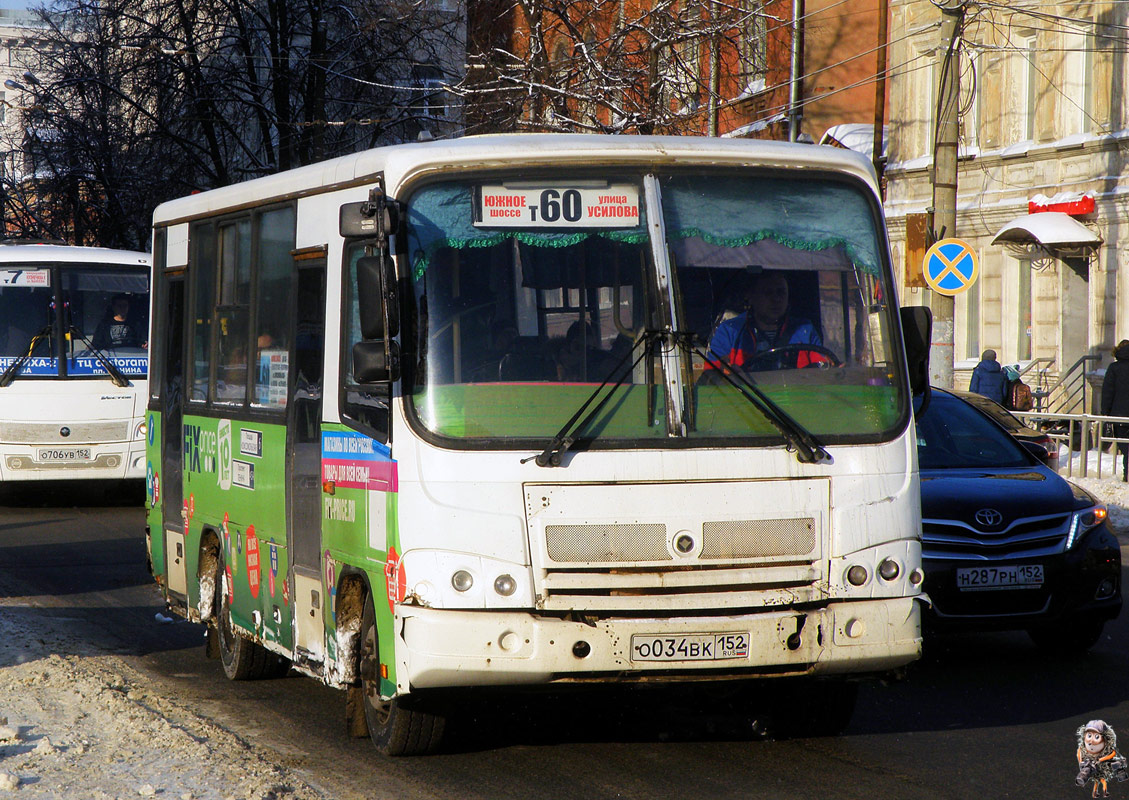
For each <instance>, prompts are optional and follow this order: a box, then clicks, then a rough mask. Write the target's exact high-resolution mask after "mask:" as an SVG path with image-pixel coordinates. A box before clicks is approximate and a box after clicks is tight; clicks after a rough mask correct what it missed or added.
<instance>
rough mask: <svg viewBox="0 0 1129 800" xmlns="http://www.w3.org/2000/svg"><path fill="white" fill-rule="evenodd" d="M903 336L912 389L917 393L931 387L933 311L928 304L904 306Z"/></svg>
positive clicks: (902, 311) (901, 309) (901, 311)
mask: <svg viewBox="0 0 1129 800" xmlns="http://www.w3.org/2000/svg"><path fill="white" fill-rule="evenodd" d="M899 312H900V313H901V318H902V338H903V340H904V341H905V345H906V365H907V366H908V367H909V385H910V390H911V391H912V392H913V393H914V394H915V395H916V394H921V393H922V392H924V391H925V390H926V389H928V388H929V347H930V345H931V343H932V339H933V312H932V311H930V310H929V308H928V307H927V306H902V307H901V308H900V309H899Z"/></svg>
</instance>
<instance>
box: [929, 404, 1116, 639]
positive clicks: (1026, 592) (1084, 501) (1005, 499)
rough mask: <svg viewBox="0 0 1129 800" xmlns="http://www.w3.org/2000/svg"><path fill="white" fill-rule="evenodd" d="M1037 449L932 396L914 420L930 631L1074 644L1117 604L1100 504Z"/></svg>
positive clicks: (1111, 545) (966, 408)
mask: <svg viewBox="0 0 1129 800" xmlns="http://www.w3.org/2000/svg"><path fill="white" fill-rule="evenodd" d="M919 399H920V398H919ZM1038 449H1039V446H1038V445H1036V444H1030V443H1029V444H1022V443H1020V442H1018V441H1016V440H1015V439H1014V438H1012V437H1011V436H1010V435H1009V434H1008V433H1007V432H1006V431H1005V430H1004V429H1003V428H1002V427H1001V426H1000V425H999V424H997V423H996V422H995V421H993V420H992V419H991V418H990V417H988V416H987V415H986V414H984V413H982V412H981V411H979V410H978V409H976V408H975V407H973V406H972V405H971V404H969V403H967V402H966V401H964V400H962V399H961V398H959V397H957V396H955V395H953V394H950V393H948V392H945V391H942V390H940V389H933V390H932V392H931V393H930V398H929V401H928V406H927V407H926V409H925V412H924V413H923V414H920V415H919V418H918V420H917V453H918V463H919V467H920V469H921V516H922V544H921V550H922V561H923V563H924V567H925V584H924V589H925V592H926V593H927V594H928V595H929V598H930V599H931V600H932V608H931V610H930V612H929V613H928V615H927V617H926V625H927V630H928V629H933V630H946V629H947V630H953V629H963V630H973V629H980V630H985V629H986V630H992V629H995V630H1026V631H1028V633H1029V634H1030V635H1031V638H1032V639H1033V640H1034V641H1035V643H1036V644H1037V645H1039V646H1040V647H1045V648H1047V649H1053V650H1060V651H1067V650H1070V651H1079V650H1085V649H1087V648H1088V647H1090V646H1091V645H1093V644H1094V643H1095V642H1097V641H1098V639H1099V637H1100V636H1101V632H1102V627H1103V626H1104V625H1105V623H1106V622H1107V621H1108V620H1111V619H1114V618H1115V617H1116V616H1117V615H1118V613H1119V612H1120V611H1121V550H1120V548H1119V547H1118V543H1117V540H1116V539H1115V538H1114V536H1113V534H1112V533H1111V532H1110V530H1109V528H1108V527H1107V525H1106V509H1105V507H1104V506H1103V505H1102V504H1101V503H1099V502H1098V501H1097V500H1096V499H1095V498H1094V497H1093V496H1092V495H1091V494H1089V493H1088V492H1086V491H1085V490H1084V489H1081V488H1080V487H1078V486H1075V485H1074V484H1072V483H1070V482H1069V481H1067V480H1065V479H1064V478H1062V477H1061V476H1060V475H1058V474H1057V473H1055V472H1054V471H1053V470H1050V469H1048V468H1047V467H1046V466H1045V465H1044V464H1043V463H1042V462H1041V460H1040V458H1039V456H1040V455H1043V454H1041V453H1039V452H1038Z"/></svg>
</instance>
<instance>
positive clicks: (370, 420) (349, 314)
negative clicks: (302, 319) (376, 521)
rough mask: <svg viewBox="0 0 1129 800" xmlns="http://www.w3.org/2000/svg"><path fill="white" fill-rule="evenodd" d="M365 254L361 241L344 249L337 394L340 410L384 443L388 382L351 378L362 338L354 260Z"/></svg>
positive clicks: (388, 431)
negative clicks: (340, 369)
mask: <svg viewBox="0 0 1129 800" xmlns="http://www.w3.org/2000/svg"><path fill="white" fill-rule="evenodd" d="M364 255H365V248H364V245H363V244H362V243H354V244H353V245H351V246H350V247H349V248H347V249H346V251H345V264H346V269H345V273H346V275H347V276H348V277H347V279H346V281H345V293H346V295H345V302H346V321H345V324H343V325H342V326H341V328H342V331H341V333H342V337H343V339H344V342H343V345H344V346H343V347H342V353H343V356H342V357H343V359H344V362H343V373H344V376H343V377H344V381H343V384H344V385H343V387H342V389H343V391H342V393H341V413H342V415H343V416H344V417H345V418H346V419H347V420H349V421H350V422H353V423H355V424H356V425H357V426H358V427H360V428H361V429H362V430H364V431H365V433H367V434H368V435H370V436H372V437H373V438H374V439H376V440H378V441H380V442H384V443H387V442H388V440H389V439H390V438H391V433H392V428H391V425H392V420H391V415H390V413H389V409H390V406H391V401H392V385H391V384H386V385H383V386H369V385H366V386H363V387H362V386H360V385H359V384H358V383H357V382H356V381H355V380H354V379H353V359H352V357H351V354H352V352H353V345H354V344H356V343H357V342H359V341H361V340H362V338H363V337H362V336H361V319H360V310H359V308H358V305H357V304H358V300H357V260H358V259H359V258H361V257H362V256H364Z"/></svg>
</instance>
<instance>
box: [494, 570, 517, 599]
mask: <svg viewBox="0 0 1129 800" xmlns="http://www.w3.org/2000/svg"><path fill="white" fill-rule="evenodd" d="M494 591H495V592H497V593H498V594H500V595H502V597H509V596H510V595H512V594H513V593H514V592H515V591H517V581H515V580H514V579H513V576H512V575H499V576H498V577H497V578H495V579H494Z"/></svg>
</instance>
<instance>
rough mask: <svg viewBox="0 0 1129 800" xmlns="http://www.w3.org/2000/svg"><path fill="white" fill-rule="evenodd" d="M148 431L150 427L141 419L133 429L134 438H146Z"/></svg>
mask: <svg viewBox="0 0 1129 800" xmlns="http://www.w3.org/2000/svg"><path fill="white" fill-rule="evenodd" d="M148 432H149V427H148V426H147V425H146V424H145V420H141V422H139V423H137V426H136V427H135V428H134V429H133V438H134V439H135V440H136V439H144V438H145V434H147V433H148Z"/></svg>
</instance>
